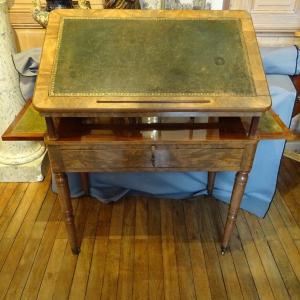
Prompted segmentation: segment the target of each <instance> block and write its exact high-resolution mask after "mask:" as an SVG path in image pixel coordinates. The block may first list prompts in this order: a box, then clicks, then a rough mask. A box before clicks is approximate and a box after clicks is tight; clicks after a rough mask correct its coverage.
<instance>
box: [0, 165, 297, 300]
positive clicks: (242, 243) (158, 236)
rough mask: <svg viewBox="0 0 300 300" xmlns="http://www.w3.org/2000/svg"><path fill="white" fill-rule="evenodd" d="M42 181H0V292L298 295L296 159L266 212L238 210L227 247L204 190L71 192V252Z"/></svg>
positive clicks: (215, 207)
mask: <svg viewBox="0 0 300 300" xmlns="http://www.w3.org/2000/svg"><path fill="white" fill-rule="evenodd" d="M49 186H50V177H49V176H48V177H47V178H46V180H45V181H44V182H42V183H31V184H27V183H19V184H16V183H9V184H0V298H1V299H2V298H4V299H19V298H22V299H36V298H38V299H50V298H51V299H59V300H60V299H66V298H70V299H84V298H85V299H100V298H101V299H151V300H152V299H164V298H165V299H171V300H173V299H226V298H229V299H243V298H245V299H259V298H260V299H267V300H270V299H289V298H292V299H300V164H299V163H294V162H292V161H291V160H289V159H284V161H283V163H282V167H281V171H280V176H279V183H278V190H277V194H276V197H275V201H274V202H273V204H272V205H271V208H270V211H269V213H268V215H267V216H266V217H265V218H264V219H258V218H256V217H254V216H252V215H250V214H248V213H245V212H243V211H241V213H240V215H239V218H238V222H237V230H236V232H235V234H234V236H233V238H232V240H231V251H229V252H228V253H227V254H226V255H225V256H221V255H220V244H219V241H220V235H221V234H222V231H223V226H224V221H225V216H226V211H227V206H226V205H225V204H221V203H220V202H217V201H216V200H214V199H212V198H207V197H199V198H197V199H193V200H186V201H170V200H157V199H150V198H145V197H143V198H141V197H135V198H126V199H123V200H121V201H119V202H117V203H115V204H110V205H104V204H101V203H99V202H97V201H95V200H93V199H89V198H82V199H77V200H74V201H73V203H74V208H75V212H76V223H77V227H78V230H79V233H80V239H81V240H82V244H81V254H80V255H79V256H74V255H72V253H71V251H70V249H69V245H68V243H67V237H66V232H65V229H64V224H63V223H62V221H61V214H60V209H59V204H58V201H57V196H56V195H55V194H53V193H52V192H51V190H50V188H49Z"/></svg>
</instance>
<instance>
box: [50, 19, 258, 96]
mask: <svg viewBox="0 0 300 300" xmlns="http://www.w3.org/2000/svg"><path fill="white" fill-rule="evenodd" d="M68 19H69V20H74V19H76V20H87V19H88V20H90V19H95V20H121V19H122V20H124V18H121V17H109V18H105V17H78V18H76V17H62V18H61V21H60V24H59V31H58V39H57V48H56V49H57V50H56V53H55V58H54V65H53V68H52V72H51V84H50V87H49V96H54V97H55V96H57V97H60V96H83V97H89V96H90V97H92V96H96V97H97V96H99V97H105V96H107V97H110V96H115V97H118V96H121V97H122V96H132V97H135V96H137V97H151V96H156V97H159V96H161V97H164V96H165V97H167V96H173V97H180V96H211V97H222V96H223V97H230V96H236V97H245V96H248V97H252V96H256V95H257V94H256V88H255V84H254V82H253V74H252V70H251V68H250V62H249V54H248V50H247V47H246V42H245V39H244V36H243V35H242V34H241V33H242V30H241V28H242V24H240V26H239V30H238V31H239V36H240V40H241V44H242V48H243V51H244V53H245V61H246V68H247V71H248V74H249V75H250V76H249V79H250V85H251V88H252V90H253V91H254V95H251V96H250V95H245V94H242V93H241V94H237V93H204V92H200V93H146V92H142V93H128V92H124V93H122V92H121V93H117V92H113V93H105V92H96V93H57V92H54V88H55V77H56V72H57V66H58V55H59V52H60V47H61V40H62V33H63V27H64V22H65V20H68ZM127 20H139V21H146V20H147V21H148V20H154V21H168V20H180V21H185V20H186V21H189V20H194V21H195V20H203V18H201V19H200V18H169V17H144V18H138V17H130V18H127ZM205 20H235V21H237V20H238V21H239V22H240V23H241V20H240V19H236V18H225V17H223V18H222V17H218V18H215V17H211V18H210V17H207V18H205Z"/></svg>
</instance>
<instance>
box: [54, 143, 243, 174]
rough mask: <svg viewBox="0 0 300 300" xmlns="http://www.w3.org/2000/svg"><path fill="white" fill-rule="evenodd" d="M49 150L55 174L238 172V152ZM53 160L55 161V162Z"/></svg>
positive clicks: (150, 148) (165, 148)
mask: <svg viewBox="0 0 300 300" xmlns="http://www.w3.org/2000/svg"><path fill="white" fill-rule="evenodd" d="M58 148H59V146H50V147H49V156H50V159H51V161H52V167H53V170H54V171H55V170H56V168H57V171H58V170H61V171H62V170H63V171H73V172H76V171H83V170H84V171H90V172H92V171H105V172H109V171H112V172H116V171H143V170H144V171H167V170H203V171H204V170H211V171H213V170H219V171H221V170H233V171H234V170H238V169H239V167H240V165H241V161H242V157H243V151H244V150H243V149H241V148H231V149H229V148H217V149H216V148H197V147H195V148H191V147H187V148H185V147H184V146H182V147H180V146H171V145H152V146H151V145H145V146H144V147H133V148H130V147H126V148H125V147H124V148H122V147H107V149H104V148H103V147H101V148H100V149H84V150H80V149H67V148H61V149H58ZM54 156H55V159H54Z"/></svg>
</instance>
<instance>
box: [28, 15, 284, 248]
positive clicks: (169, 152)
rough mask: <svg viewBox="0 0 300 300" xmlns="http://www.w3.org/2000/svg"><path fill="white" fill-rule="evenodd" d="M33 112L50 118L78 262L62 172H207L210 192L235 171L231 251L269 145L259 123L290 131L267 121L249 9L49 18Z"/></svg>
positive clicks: (269, 132) (54, 161) (268, 133)
mask: <svg viewBox="0 0 300 300" xmlns="http://www.w3.org/2000/svg"><path fill="white" fill-rule="evenodd" d="M33 105H34V107H35V109H36V110H38V111H39V112H40V113H41V114H42V115H43V116H44V117H45V118H46V124H47V130H48V135H47V136H46V137H45V143H46V144H47V146H48V151H49V157H50V162H51V167H52V171H53V172H54V174H55V179H56V183H57V189H58V194H59V199H60V203H61V207H62V210H63V212H64V215H65V223H66V227H67V231H68V237H69V241H70V244H71V248H72V251H73V252H74V253H76V254H78V253H79V245H78V242H77V240H76V230H75V226H74V217H73V212H72V204H71V201H70V197H69V189H68V183H67V180H66V175H65V172H97V171H106V172H121V171H132V172H137V171H149V172H159V171H187V170H189V171H190V170H205V171H208V179H209V180H208V193H211V192H212V189H213V183H214V177H215V172H216V171H236V172H237V176H236V180H235V184H234V188H233V192H232V198H231V203H230V208H229V212H228V218H227V222H226V226H225V231H224V236H223V241H222V253H224V252H225V250H226V248H227V246H228V243H229V239H230V235H231V233H232V230H233V226H234V224H235V220H236V215H237V212H238V209H239V206H240V202H241V199H242V196H243V192H244V189H245V185H246V183H247V178H248V173H249V171H250V170H251V167H252V162H253V158H254V155H255V151H256V146H257V143H258V141H259V140H260V139H261V138H263V136H262V135H258V131H257V128H258V124H259V121H260V118H261V117H262V116H263V122H260V123H261V124H263V125H261V126H262V127H264V128H266V130H265V135H264V136H265V137H268V138H282V137H283V136H286V134H287V130H286V129H285V128H283V125H282V123H280V120H278V118H277V117H276V116H274V115H273V114H272V113H267V114H265V112H266V111H268V110H269V108H270V106H271V99H270V96H269V91H268V87H267V83H266V79H265V75H264V72H263V68H262V63H261V59H260V55H259V50H258V47H257V42H256V37H255V33H254V30H253V26H252V21H251V17H250V16H249V14H247V13H246V12H242V11H132V10H130V11H126V10H100V11H96V10H88V11H83V10H74V11H73V10H56V11H53V12H52V13H51V14H50V18H49V24H48V28H47V32H46V37H45V42H44V46H43V53H42V58H41V64H40V68H39V74H38V78H37V82H36V89H35V93H34V98H33ZM241 117H242V118H243V119H241ZM245 119H247V120H246V121H245ZM247 122H248V123H247ZM274 128H275V129H274ZM278 128H279V129H280V130H279V131H280V134H279V135H278V134H277V133H276V132H277V131H278Z"/></svg>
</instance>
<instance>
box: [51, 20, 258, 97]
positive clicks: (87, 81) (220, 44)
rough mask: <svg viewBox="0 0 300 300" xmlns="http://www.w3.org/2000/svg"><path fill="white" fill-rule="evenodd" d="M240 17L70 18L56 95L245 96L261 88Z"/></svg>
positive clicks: (54, 86)
mask: <svg viewBox="0 0 300 300" xmlns="http://www.w3.org/2000/svg"><path fill="white" fill-rule="evenodd" d="M240 27H241V24H240V21H239V20H233V19H232V20H231V19H226V20H225V19H218V20H215V19H198V20H197V19H188V20H182V19H149V18H147V19H144V20H143V19H129V20H128V19H126V20H124V19H107V18H106V19H92V18H89V19H72V18H65V20H64V22H63V23H62V24H61V28H60V36H59V41H58V46H59V49H58V54H57V57H56V61H55V66H54V68H53V70H52V86H51V88H50V95H52V96H63V95H70V96H71V95H82V96H90V95H95V96H97V95H99V96H110V95H111V96H114V95H115V96H122V95H124V96H125V95H128V96H139V95H143V96H144V95H145V96H148V95H149V96H153V95H154V96H155V95H157V96H160V95H174V96H177V95H220V96H221V95H234V96H237V95H241V96H254V95H255V89H254V85H253V82H252V78H251V74H250V71H249V68H248V59H247V53H246V49H245V47H244V41H243V37H242V36H241V28H240Z"/></svg>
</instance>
